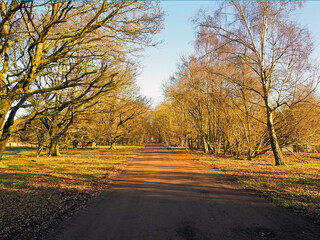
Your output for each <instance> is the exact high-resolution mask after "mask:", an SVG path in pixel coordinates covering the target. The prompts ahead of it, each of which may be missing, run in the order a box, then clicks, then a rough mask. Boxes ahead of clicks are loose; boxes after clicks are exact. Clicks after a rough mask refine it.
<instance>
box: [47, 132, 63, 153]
mask: <svg viewBox="0 0 320 240" xmlns="http://www.w3.org/2000/svg"><path fill="white" fill-rule="evenodd" d="M48 156H53V157H55V156H60V151H59V138H56V137H55V138H51V139H50V145H49V152H48Z"/></svg>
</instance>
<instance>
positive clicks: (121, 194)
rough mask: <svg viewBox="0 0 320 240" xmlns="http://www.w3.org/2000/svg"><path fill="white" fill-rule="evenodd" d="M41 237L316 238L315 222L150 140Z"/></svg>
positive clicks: (90, 239) (133, 239)
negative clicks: (81, 207)
mask: <svg viewBox="0 0 320 240" xmlns="http://www.w3.org/2000/svg"><path fill="white" fill-rule="evenodd" d="M45 239H46V240H52V239H57V240H58V239H59V240H64V239H65V240H72V239H74V240H81V239H83V240H84V239H85V240H93V239H94V240H96V239H97V240H98V239H99V240H100V239H117V240H118V239H119V240H120V239H123V240H142V239H150V240H156V239H159V240H169V239H178V240H179V239H185V240H209V239H216V240H223V239H281V240H286V239H288V240H289V239H290V240H299V239H301V240H302V239H304V240H305V239H320V226H319V225H316V224H313V223H311V222H309V221H307V220H305V219H303V218H301V217H298V216H295V215H293V214H292V213H291V212H290V211H287V210H286V209H282V208H279V207H276V206H274V205H273V204H271V203H269V202H267V201H266V200H265V199H263V198H260V197H258V196H257V195H256V194H255V193H253V192H251V191H247V190H243V189H241V187H239V186H238V185H237V184H232V183H231V182H228V181H225V180H224V177H223V176H221V175H219V174H218V173H216V172H215V171H213V170H211V169H209V168H206V167H204V166H202V165H199V164H197V163H195V162H193V161H191V160H187V159H185V157H183V156H181V155H179V154H177V153H174V152H172V151H170V150H168V149H166V148H164V147H163V146H161V145H159V144H149V145H148V146H147V147H146V148H145V149H144V150H143V152H142V153H141V154H140V155H139V156H138V157H137V158H136V159H135V160H133V161H132V162H131V163H130V165H129V166H128V167H127V168H126V170H125V171H124V172H123V173H122V174H121V175H120V176H119V177H118V178H117V179H115V180H114V182H113V184H112V186H111V187H110V188H109V189H108V190H107V191H106V192H104V193H102V194H101V195H100V196H99V197H98V198H96V199H95V200H93V201H92V202H91V203H90V204H89V206H88V207H87V208H86V209H84V210H82V211H79V212H78V213H76V214H75V215H74V216H73V217H72V218H70V219H68V220H67V221H65V222H64V223H62V224H61V225H60V226H59V227H58V228H57V229H56V230H54V231H53V232H51V233H50V234H49V235H48V236H47V237H46V238H45Z"/></svg>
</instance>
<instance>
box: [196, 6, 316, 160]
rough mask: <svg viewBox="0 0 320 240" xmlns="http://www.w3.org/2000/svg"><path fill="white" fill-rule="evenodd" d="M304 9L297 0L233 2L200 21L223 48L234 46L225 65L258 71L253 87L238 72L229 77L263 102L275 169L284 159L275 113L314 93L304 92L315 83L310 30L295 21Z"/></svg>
mask: <svg viewBox="0 0 320 240" xmlns="http://www.w3.org/2000/svg"><path fill="white" fill-rule="evenodd" d="M300 5H301V3H300V2H297V1H253V2H252V1H250V2H249V1H230V2H227V3H224V4H223V5H222V6H221V7H220V8H219V9H218V10H217V11H216V12H215V14H214V15H213V16H212V15H209V14H206V13H203V14H202V15H201V16H200V17H199V19H198V26H199V27H200V28H202V29H203V28H205V29H208V31H207V33H208V34H209V35H212V34H214V35H215V36H217V37H218V38H219V39H221V41H220V42H221V47H223V46H224V45H226V44H227V45H231V46H233V47H232V51H230V52H227V55H228V58H226V61H228V62H230V61H233V62H238V63H239V62H241V64H245V65H247V66H248V67H249V68H250V69H251V70H252V71H253V72H254V74H255V76H256V77H255V79H256V81H257V84H253V85H251V84H249V82H243V81H242V82H241V81H240V80H239V79H237V78H235V77H234V75H233V73H234V71H231V72H230V73H229V74H228V75H225V77H227V78H228V79H229V80H230V81H232V82H233V83H235V84H237V85H239V86H241V87H242V88H243V89H247V90H250V91H252V92H253V93H254V94H256V96H257V97H259V98H261V99H262V100H263V104H264V110H265V114H266V122H265V124H266V126H267V129H268V134H269V139H270V144H271V147H272V151H273V154H274V157H275V164H276V165H283V164H284V161H283V156H282V153H281V148H280V144H279V141H278V137H277V134H276V128H275V123H274V119H275V113H276V112H277V111H281V110H282V109H283V108H285V107H290V106H293V105H294V104H296V103H297V102H300V101H303V100H304V99H305V98H306V97H307V96H308V94H310V92H304V91H299V89H303V88H306V86H310V85H312V84H313V83H312V80H313V77H314V76H312V71H311V67H310V64H309V56H310V53H311V51H312V41H311V38H310V35H309V32H308V30H307V29H304V28H302V27H300V26H299V25H298V24H297V23H296V22H295V21H294V20H292V18H291V16H292V13H293V11H294V10H295V9H296V7H298V6H300ZM308 71H309V72H308ZM309 89H310V88H309ZM311 89H312V88H311Z"/></svg>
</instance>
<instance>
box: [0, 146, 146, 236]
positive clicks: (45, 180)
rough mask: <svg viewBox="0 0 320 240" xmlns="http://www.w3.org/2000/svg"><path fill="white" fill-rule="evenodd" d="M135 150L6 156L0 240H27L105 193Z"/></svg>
mask: <svg viewBox="0 0 320 240" xmlns="http://www.w3.org/2000/svg"><path fill="white" fill-rule="evenodd" d="M139 149H140V147H118V148H117V149H116V150H109V149H106V148H104V149H103V148H97V149H76V150H68V151H62V155H61V156H59V157H47V156H41V157H39V158H36V157H35V151H34V150H31V149H21V148H15V149H9V150H7V151H6V152H5V156H4V158H3V163H4V165H6V168H2V169H1V168H0V209H1V210H0V239H6V238H7V239H15V238H20V237H21V234H23V239H31V238H33V235H32V234H41V232H42V231H43V230H44V229H46V228H47V227H48V226H54V225H55V224H56V222H57V221H59V220H60V219H61V218H64V217H66V216H68V215H70V214H72V212H74V211H75V210H76V209H79V208H81V207H82V206H83V205H84V204H85V203H86V202H87V201H88V199H90V198H91V197H93V196H95V195H96V194H97V193H98V192H99V191H101V189H104V188H105V187H106V184H107V183H108V182H109V181H110V175H115V174H116V173H117V172H118V171H119V170H121V169H122V168H123V166H125V164H126V163H127V161H128V159H130V158H132V157H133V156H135V155H136V154H137V153H138V151H139ZM26 229H28V231H29V233H28V232H26ZM28 234H29V235H28ZM30 234H31V235H30Z"/></svg>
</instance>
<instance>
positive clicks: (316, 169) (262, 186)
mask: <svg viewBox="0 0 320 240" xmlns="http://www.w3.org/2000/svg"><path fill="white" fill-rule="evenodd" d="M173 149H174V150H175V151H177V152H179V153H183V154H186V155H187V156H188V157H189V158H190V159H192V160H195V161H198V162H199V163H201V164H204V165H206V166H209V167H210V168H212V169H215V170H218V171H219V172H222V173H224V174H225V175H226V176H227V177H228V178H229V179H233V180H234V181H236V182H239V183H240V184H242V185H243V186H245V187H246V188H249V189H253V190H255V191H257V192H259V193H260V194H262V195H263V196H265V197H266V198H267V199H269V200H271V201H272V202H274V203H276V204H277V205H279V206H281V207H285V208H288V209H291V210H292V211H294V212H295V213H298V214H299V215H303V216H305V217H308V218H310V219H311V220H313V221H315V222H318V224H320V153H296V155H295V156H294V155H292V154H289V153H287V154H285V155H284V158H285V162H286V165H285V166H275V165H274V158H273V155H272V154H271V153H270V154H265V155H263V156H259V157H257V158H255V159H253V160H251V161H248V160H245V159H234V158H231V157H227V156H225V155H224V154H215V155H212V154H204V153H202V152H200V151H188V152H186V151H185V149H183V148H173Z"/></svg>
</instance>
